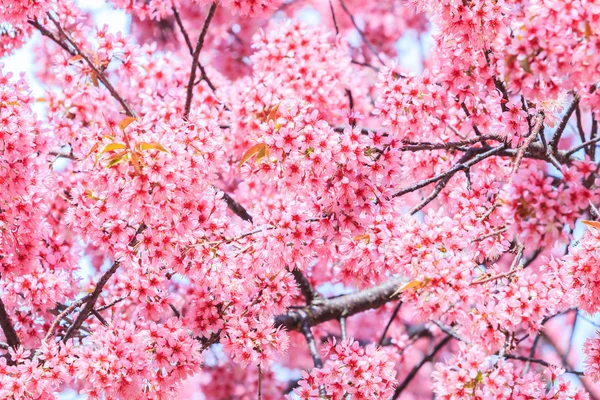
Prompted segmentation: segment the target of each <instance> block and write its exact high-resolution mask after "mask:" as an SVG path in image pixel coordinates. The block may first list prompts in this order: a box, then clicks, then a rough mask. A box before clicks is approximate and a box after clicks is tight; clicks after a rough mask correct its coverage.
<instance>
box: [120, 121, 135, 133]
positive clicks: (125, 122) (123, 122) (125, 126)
mask: <svg viewBox="0 0 600 400" xmlns="http://www.w3.org/2000/svg"><path fill="white" fill-rule="evenodd" d="M135 120H137V118H134V117H125V118H124V119H123V120H122V121H121V122H119V128H120V129H121V131H123V132H125V128H127V127H128V126H129V124H131V123H132V122H133V121H135Z"/></svg>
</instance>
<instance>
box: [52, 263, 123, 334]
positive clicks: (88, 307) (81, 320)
mask: <svg viewBox="0 0 600 400" xmlns="http://www.w3.org/2000/svg"><path fill="white" fill-rule="evenodd" d="M119 264H120V263H119V261H115V262H114V263H113V265H112V266H111V267H110V269H109V270H108V271H106V273H105V274H104V275H102V278H100V281H99V282H98V284H97V285H96V288H95V289H94V291H93V292H92V294H91V296H90V299H89V300H88V301H87V302H86V303H85V307H84V308H83V310H81V312H80V313H79V315H78V316H77V319H76V320H75V321H74V322H73V325H71V326H70V327H69V329H68V330H67V333H66V334H65V337H64V338H63V342H66V341H67V340H69V339H71V338H72V337H73V335H75V332H77V330H78V329H79V328H80V327H81V325H83V323H84V322H85V320H86V319H87V317H88V316H89V315H90V313H91V312H92V311H93V310H94V305H95V304H96V300H98V297H99V296H100V293H102V289H103V288H104V285H106V282H108V280H109V279H110V277H111V276H112V275H113V274H114V273H115V272H116V271H117V269H118V268H119Z"/></svg>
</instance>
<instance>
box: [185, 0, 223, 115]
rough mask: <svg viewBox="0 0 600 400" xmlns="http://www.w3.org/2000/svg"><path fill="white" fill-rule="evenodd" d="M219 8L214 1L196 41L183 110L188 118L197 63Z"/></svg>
mask: <svg viewBox="0 0 600 400" xmlns="http://www.w3.org/2000/svg"><path fill="white" fill-rule="evenodd" d="M216 9H217V2H213V3H212V4H211V6H210V9H209V10H208V16H207V17H206V21H204V26H203V27H202V32H200V36H199V37H198V42H197V43H196V49H195V50H194V54H193V55H192V70H191V72H190V81H189V82H188V86H187V96H186V98H185V109H184V112H183V117H184V118H185V119H187V117H188V116H189V115H190V109H191V107H192V97H193V95H194V82H195V81H196V65H197V64H198V58H199V57H200V51H201V50H202V47H203V46H204V39H205V38H206V33H207V32H208V26H209V25H210V21H211V20H212V18H213V16H214V15H215V10H216Z"/></svg>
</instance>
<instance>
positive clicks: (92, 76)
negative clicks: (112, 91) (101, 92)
mask: <svg viewBox="0 0 600 400" xmlns="http://www.w3.org/2000/svg"><path fill="white" fill-rule="evenodd" d="M90 78H92V83H93V84H94V86H96V87H98V86H99V85H98V75H97V74H96V71H92V72H91V73H90Z"/></svg>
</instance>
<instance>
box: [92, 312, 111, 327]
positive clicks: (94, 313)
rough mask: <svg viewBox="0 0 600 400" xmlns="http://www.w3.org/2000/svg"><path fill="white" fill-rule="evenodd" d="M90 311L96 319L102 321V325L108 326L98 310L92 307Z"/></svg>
mask: <svg viewBox="0 0 600 400" xmlns="http://www.w3.org/2000/svg"><path fill="white" fill-rule="evenodd" d="M91 313H92V314H93V315H94V317H96V318H98V321H100V322H101V323H102V325H104V326H108V322H106V320H105V319H104V317H102V315H100V313H99V312H98V311H96V310H94V309H92V311H91Z"/></svg>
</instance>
